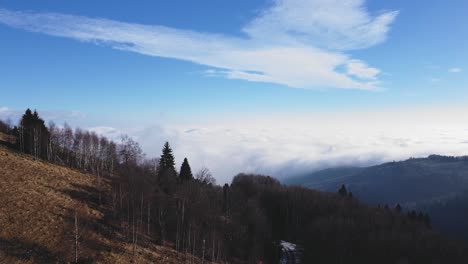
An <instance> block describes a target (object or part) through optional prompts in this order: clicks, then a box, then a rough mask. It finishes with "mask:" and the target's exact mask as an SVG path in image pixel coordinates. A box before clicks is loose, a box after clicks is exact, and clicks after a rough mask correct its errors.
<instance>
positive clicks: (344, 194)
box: [338, 184, 348, 196]
mask: <svg viewBox="0 0 468 264" xmlns="http://www.w3.org/2000/svg"><path fill="white" fill-rule="evenodd" d="M338 193H339V194H340V195H341V196H347V195H348V190H346V186H345V185H344V184H343V185H341V188H340V189H339V190H338Z"/></svg>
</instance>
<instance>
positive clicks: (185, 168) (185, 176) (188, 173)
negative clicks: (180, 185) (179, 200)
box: [179, 158, 193, 182]
mask: <svg viewBox="0 0 468 264" xmlns="http://www.w3.org/2000/svg"><path fill="white" fill-rule="evenodd" d="M179 178H180V180H181V181H183V182H184V181H190V180H192V179H193V175H192V169H191V168H190V165H189V163H188V160H187V158H185V159H184V162H182V166H181V167H180V174H179Z"/></svg>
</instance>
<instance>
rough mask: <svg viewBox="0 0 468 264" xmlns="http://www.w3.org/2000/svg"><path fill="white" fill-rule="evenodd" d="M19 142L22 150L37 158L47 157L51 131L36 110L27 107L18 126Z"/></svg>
mask: <svg viewBox="0 0 468 264" xmlns="http://www.w3.org/2000/svg"><path fill="white" fill-rule="evenodd" d="M17 133H18V139H19V140H18V143H19V149H20V151H21V152H24V153H27V154H31V155H34V157H36V158H43V159H46V158H47V145H48V142H49V136H50V135H49V131H48V129H47V127H46V126H45V122H44V120H43V119H41V118H40V117H39V114H38V113H37V111H36V110H34V113H33V112H32V111H31V109H27V110H26V112H25V113H24V115H23V117H22V118H21V121H20V124H19V127H18V131H17Z"/></svg>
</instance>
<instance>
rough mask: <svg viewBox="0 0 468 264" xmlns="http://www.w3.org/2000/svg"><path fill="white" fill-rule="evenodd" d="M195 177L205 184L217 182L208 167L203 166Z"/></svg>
mask: <svg viewBox="0 0 468 264" xmlns="http://www.w3.org/2000/svg"><path fill="white" fill-rule="evenodd" d="M195 179H197V180H198V181H199V182H201V183H203V184H207V185H209V184H211V185H215V184H216V179H215V178H214V177H213V175H212V174H211V172H210V170H209V169H208V168H206V167H203V168H201V169H200V170H199V171H198V173H197V174H196V175H195Z"/></svg>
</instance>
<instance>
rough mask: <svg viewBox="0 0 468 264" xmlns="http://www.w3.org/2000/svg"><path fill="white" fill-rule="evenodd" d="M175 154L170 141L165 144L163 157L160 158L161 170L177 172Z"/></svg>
mask: <svg viewBox="0 0 468 264" xmlns="http://www.w3.org/2000/svg"><path fill="white" fill-rule="evenodd" d="M174 160H175V159H174V155H173V154H172V149H171V147H170V146H169V142H166V143H165V144H164V147H163V150H162V154H161V159H160V160H159V171H160V172H166V171H169V170H171V171H173V172H175V161H174Z"/></svg>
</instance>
